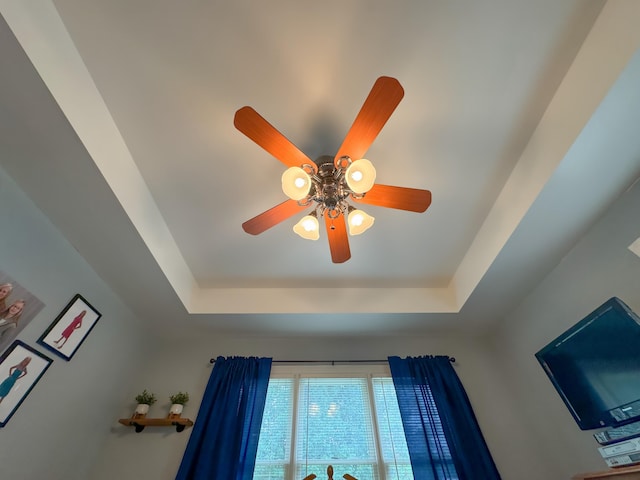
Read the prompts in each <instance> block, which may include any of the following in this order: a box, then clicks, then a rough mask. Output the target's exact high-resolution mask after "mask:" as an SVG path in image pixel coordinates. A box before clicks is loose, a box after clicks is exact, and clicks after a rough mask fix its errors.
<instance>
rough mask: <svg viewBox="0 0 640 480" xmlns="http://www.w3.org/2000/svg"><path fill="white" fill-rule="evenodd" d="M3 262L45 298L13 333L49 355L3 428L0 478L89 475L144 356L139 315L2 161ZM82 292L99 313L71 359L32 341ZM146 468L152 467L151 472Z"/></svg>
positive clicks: (19, 479) (0, 222)
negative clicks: (48, 362) (44, 369)
mask: <svg viewBox="0 0 640 480" xmlns="http://www.w3.org/2000/svg"><path fill="white" fill-rule="evenodd" d="M0 205H2V207H0V225H2V227H1V228H0V269H1V270H3V271H4V272H5V273H7V274H8V275H10V276H11V277H12V278H13V279H15V281H17V282H19V283H20V284H21V285H22V286H24V287H25V288H27V289H28V290H29V291H30V292H31V293H33V294H34V295H35V296H36V297H38V298H39V299H40V300H41V301H43V302H44V304H45V307H44V308H43V310H42V311H40V313H39V314H38V315H37V316H36V317H35V318H34V319H33V320H32V321H31V322H30V323H29V324H28V325H27V326H26V327H25V328H24V330H23V331H22V332H20V334H19V335H18V338H19V339H20V340H22V341H24V342H25V343H27V344H28V345H30V346H32V347H35V348H36V349H37V350H39V351H41V352H42V353H45V354H46V355H48V356H50V357H51V358H53V359H54V361H53V364H52V365H51V367H49V369H48V370H47V372H46V373H45V374H44V376H43V377H42V379H41V380H40V382H39V383H38V384H36V386H35V388H34V389H33V390H32V391H31V393H30V394H29V395H28V397H27V398H26V400H25V401H24V403H23V404H22V405H21V406H20V408H19V409H18V410H17V411H16V413H15V414H14V416H13V417H12V418H11V419H10V420H9V422H8V423H7V425H6V426H5V427H4V428H2V429H0V478H2V479H12V480H33V479H36V478H41V479H47V480H58V479H60V480H62V479H64V480H73V479H77V480H86V479H87V478H90V477H89V473H88V472H89V469H90V467H91V466H92V465H93V463H94V460H95V457H96V455H97V454H98V452H99V450H100V449H101V447H102V444H103V442H104V441H105V440H106V437H107V434H108V432H109V427H110V426H111V423H112V419H113V418H115V416H116V415H118V413H119V410H120V409H121V408H122V405H123V403H126V400H125V398H124V397H123V394H124V392H125V391H126V390H127V386H128V385H129V383H130V381H131V380H132V379H131V378H130V375H129V374H130V372H132V371H134V372H135V371H136V370H137V367H138V365H139V364H140V363H141V359H143V358H145V345H146V343H145V341H144V339H145V337H144V336H143V333H142V331H141V328H140V325H139V323H140V322H139V321H138V319H136V318H135V316H134V315H133V314H132V313H131V312H130V311H129V309H127V308H126V307H125V306H124V305H123V304H122V303H121V302H120V301H119V299H118V298H117V297H116V296H115V295H114V294H113V293H112V291H111V290H110V289H109V288H108V287H107V286H106V285H105V283H104V282H103V281H102V280H101V279H100V278H99V277H98V276H97V275H96V274H95V273H94V272H93V270H92V269H91V268H90V267H89V265H88V264H87V263H86V262H85V261H84V260H83V259H82V257H81V256H80V255H79V254H78V253H77V252H76V251H75V249H74V248H73V247H72V246H71V245H70V244H69V243H68V242H67V241H66V240H65V239H64V237H62V236H61V235H60V233H59V232H58V230H57V229H56V228H55V227H54V226H53V225H52V224H51V223H50V222H49V221H48V220H47V218H46V217H44V215H42V213H41V212H40V211H39V210H38V209H37V208H36V207H35V206H34V204H33V203H32V202H31V201H30V200H29V199H28V198H27V197H26V196H25V195H24V194H23V192H22V191H21V190H20V189H19V188H18V187H17V185H16V184H15V183H14V182H13V180H12V179H11V178H10V177H9V176H8V175H6V174H5V172H4V171H3V170H2V169H0ZM76 293H80V294H81V295H83V296H84V297H85V298H86V299H87V301H89V302H90V303H91V304H92V305H93V306H94V307H95V308H96V309H97V310H98V311H99V312H100V313H101V314H102V318H101V319H100V320H99V321H98V322H97V324H96V325H95V327H94V328H93V330H92V332H91V334H90V335H89V337H87V339H86V340H85V342H84V343H83V344H82V345H81V346H80V348H79V349H78V350H77V352H76V354H75V355H74V356H73V358H72V359H71V361H69V362H67V361H65V360H64V359H62V358H61V357H58V356H56V355H55V354H50V353H47V352H46V351H45V350H44V349H43V348H42V347H40V346H39V345H37V344H36V341H37V339H38V338H39V337H40V335H41V334H42V332H44V330H45V329H46V328H47V327H48V326H49V325H50V323H51V322H52V321H53V319H55V317H56V316H57V315H58V313H59V312H60V311H61V310H62V308H63V307H64V306H65V305H66V304H67V302H68V301H69V300H70V299H71V298H72V297H73V295H75V294H76ZM147 478H150V477H147Z"/></svg>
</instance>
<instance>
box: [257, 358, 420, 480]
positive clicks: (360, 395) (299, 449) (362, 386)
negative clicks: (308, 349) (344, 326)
mask: <svg viewBox="0 0 640 480" xmlns="http://www.w3.org/2000/svg"><path fill="white" fill-rule="evenodd" d="M328 465H333V468H334V471H335V474H334V478H342V475H344V474H345V473H348V474H350V475H353V476H354V477H356V478H358V479H360V480H363V479H372V480H413V472H412V469H411V464H410V461H409V453H408V451H407V444H406V440H405V438H404V431H403V428H402V421H401V419H400V411H399V410H398V402H397V400H396V395H395V389H394V386H393V380H392V379H391V377H390V374H389V370H388V367H387V366H367V367H366V368H360V367H359V368H354V367H353V366H348V367H342V366H334V367H317V366H313V367H309V366H305V367H296V369H295V371H294V370H292V369H291V367H280V366H274V367H273V369H272V376H271V379H270V381H269V389H268V392H267V401H266V406H265V412H264V416H263V421H262V428H261V432H260V441H259V444H258V454H257V459H256V468H255V472H254V476H253V479H254V480H302V479H303V478H304V477H306V476H307V475H309V474H311V473H315V474H316V475H317V476H318V478H325V475H326V469H327V466H328Z"/></svg>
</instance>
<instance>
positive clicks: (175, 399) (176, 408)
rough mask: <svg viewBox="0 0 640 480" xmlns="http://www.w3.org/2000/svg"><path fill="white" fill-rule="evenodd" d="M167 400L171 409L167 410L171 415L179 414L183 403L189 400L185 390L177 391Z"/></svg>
mask: <svg viewBox="0 0 640 480" xmlns="http://www.w3.org/2000/svg"><path fill="white" fill-rule="evenodd" d="M169 400H170V401H171V409H170V410H169V413H170V414H171V415H180V414H181V413H182V409H183V408H184V404H185V403H187V402H188V401H189V394H188V393H186V392H178V393H175V394H173V395H171V396H170V397H169Z"/></svg>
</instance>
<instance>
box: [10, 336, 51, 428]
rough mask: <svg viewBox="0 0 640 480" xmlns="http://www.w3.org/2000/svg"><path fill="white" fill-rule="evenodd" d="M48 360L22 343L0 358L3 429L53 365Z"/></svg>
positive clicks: (16, 344)
mask: <svg viewBox="0 0 640 480" xmlns="http://www.w3.org/2000/svg"><path fill="white" fill-rule="evenodd" d="M52 361H53V360H51V359H50V358H49V357H47V356H45V355H43V354H42V353H40V352H38V351H37V350H34V349H33V348H31V347H30V346H29V345H27V344H26V343H23V342H21V341H20V340H16V341H14V342H13V343H12V344H11V346H10V347H9V348H8V349H7V350H6V351H5V352H4V353H3V354H2V356H1V357H0V427H4V426H5V425H6V424H7V422H8V421H9V419H10V418H11V417H12V416H13V414H14V413H15V412H16V410H18V407H19V406H20V405H21V404H22V402H23V401H24V399H25V398H26V397H27V395H29V392H31V390H32V389H33V387H34V386H35V384H36V383H38V380H40V377H42V375H44V372H45V371H46V370H47V368H49V365H51V362H52Z"/></svg>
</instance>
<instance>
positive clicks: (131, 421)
mask: <svg viewBox="0 0 640 480" xmlns="http://www.w3.org/2000/svg"><path fill="white" fill-rule="evenodd" d="M118 422H120V423H121V424H122V425H125V426H127V427H135V428H136V432H138V433H140V432H141V431H142V430H144V427H170V426H172V425H175V427H176V432H181V431H183V430H184V429H185V428H186V427H191V426H193V421H192V420H189V419H188V418H182V417H181V416H180V415H173V414H169V415H168V416H167V417H166V418H147V417H146V416H145V415H139V414H134V415H133V416H132V417H131V418H121V419H120V420H118Z"/></svg>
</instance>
